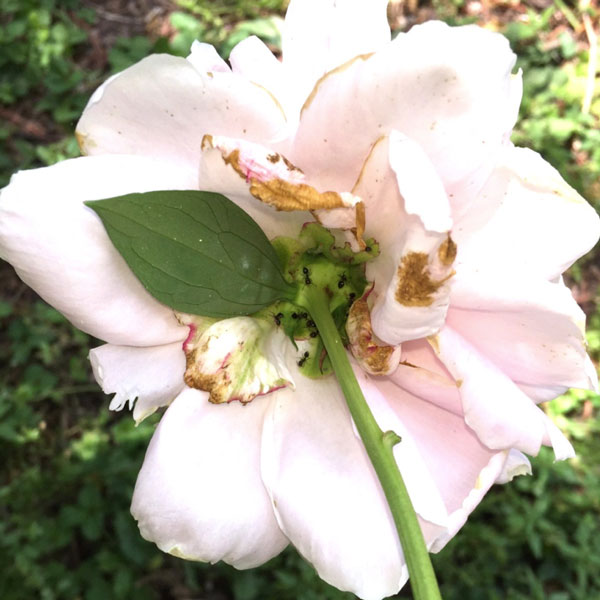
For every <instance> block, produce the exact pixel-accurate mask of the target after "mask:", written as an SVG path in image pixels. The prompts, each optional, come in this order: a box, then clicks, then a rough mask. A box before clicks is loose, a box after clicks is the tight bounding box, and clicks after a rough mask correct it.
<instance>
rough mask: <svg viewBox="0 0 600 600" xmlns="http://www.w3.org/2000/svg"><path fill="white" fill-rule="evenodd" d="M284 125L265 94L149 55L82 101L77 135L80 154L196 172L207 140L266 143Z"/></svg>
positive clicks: (236, 79)
mask: <svg viewBox="0 0 600 600" xmlns="http://www.w3.org/2000/svg"><path fill="white" fill-rule="evenodd" d="M284 124H285V117H284V115H283V113H282V111H281V108H280V107H279V106H278V105H277V102H276V101H275V100H274V99H273V97H272V96H271V94H270V93H269V92H267V91H266V90H264V89H261V88H260V87H258V86H257V85H254V84H252V83H250V82H248V81H246V80H245V79H244V78H243V77H241V76H239V75H235V74H232V73H230V72H222V71H214V72H207V73H200V72H198V71H197V70H196V69H195V68H194V66H193V65H192V64H191V63H190V62H189V61H187V60H186V59H184V58H179V57H175V56H168V55H154V56H149V57H148V58H145V59H143V60H142V61H140V62H139V63H137V64H135V65H133V66H132V67H129V68H128V69H126V70H125V71H123V72H122V73H121V74H120V75H119V76H118V77H116V78H115V79H113V80H112V81H111V82H110V83H109V84H107V85H106V86H105V87H104V89H103V93H102V95H101V97H100V98H99V99H98V100H97V101H94V102H90V103H89V104H88V106H87V107H86V109H85V111H84V113H83V115H82V117H81V119H80V120H79V123H78V124H77V136H78V139H79V141H80V145H81V146H82V151H83V152H84V153H85V154H90V155H92V154H119V153H120V154H141V155H145V156H152V157H156V158H165V159H168V160H172V161H177V162H178V163H179V164H180V165H181V166H182V167H183V166H187V167H188V168H189V169H194V170H196V169H197V165H198V162H199V161H200V145H201V143H202V138H203V136H204V135H205V134H207V133H219V134H222V135H230V136H234V137H243V138H246V139H252V140H256V141H259V140H268V139H270V138H272V137H273V136H275V135H276V134H277V133H278V132H279V130H280V129H281V128H282V127H283V125H284Z"/></svg>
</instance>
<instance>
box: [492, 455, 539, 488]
mask: <svg viewBox="0 0 600 600" xmlns="http://www.w3.org/2000/svg"><path fill="white" fill-rule="evenodd" d="M531 473H532V470H531V463H530V462H529V459H528V458H527V457H526V456H525V455H524V454H523V453H522V452H519V451H518V450H514V449H513V450H509V452H508V455H507V457H506V462H505V463H504V468H503V469H502V472H501V473H500V474H499V475H498V477H496V483H509V482H511V481H512V480H513V479H514V478H515V477H517V476H519V475H531Z"/></svg>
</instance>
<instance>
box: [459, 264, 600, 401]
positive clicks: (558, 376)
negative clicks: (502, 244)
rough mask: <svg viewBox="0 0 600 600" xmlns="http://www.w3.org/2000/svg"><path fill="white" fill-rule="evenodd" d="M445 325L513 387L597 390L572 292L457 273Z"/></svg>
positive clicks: (580, 313) (582, 319)
mask: <svg viewBox="0 0 600 600" xmlns="http://www.w3.org/2000/svg"><path fill="white" fill-rule="evenodd" d="M451 306H452V308H451V309H450V310H449V311H448V319H447V323H448V324H449V325H450V326H451V327H452V328H453V329H454V330H455V331H457V332H459V333H460V335H461V336H462V337H463V338H464V339H466V340H468V341H469V343H470V344H471V345H472V346H473V347H474V348H476V349H477V350H478V351H479V352H481V354H483V355H484V356H485V357H486V358H487V359H488V360H490V361H491V362H493V363H494V365H496V367H498V368H499V369H500V370H501V371H502V372H503V373H505V374H506V375H508V376H509V377H510V378H511V379H512V380H513V381H515V382H517V383H519V384H525V385H528V386H536V387H537V386H543V387H546V388H548V387H557V386H558V387H559V388H564V387H579V388H588V389H593V388H594V387H595V385H596V383H597V378H596V373H595V369H593V368H592V369H591V370H590V368H589V367H590V365H589V360H588V357H587V353H586V347H585V344H586V342H585V315H584V313H583V311H582V310H581V309H580V308H579V306H578V305H577V303H576V302H575V300H574V299H573V296H572V295H571V292H570V291H569V289H568V288H567V287H566V286H565V285H564V284H562V283H550V282H547V281H543V280H536V279H532V278H528V279H525V278H521V277H518V276H517V274H513V275H512V276H511V277H510V278H508V277H506V278H504V277H502V276H497V275H496V274H493V273H492V275H491V276H490V275H488V274H487V272H486V274H481V273H475V272H469V273H466V272H464V271H463V272H459V274H458V275H457V276H456V278H455V281H454V285H453V287H452V293H451Z"/></svg>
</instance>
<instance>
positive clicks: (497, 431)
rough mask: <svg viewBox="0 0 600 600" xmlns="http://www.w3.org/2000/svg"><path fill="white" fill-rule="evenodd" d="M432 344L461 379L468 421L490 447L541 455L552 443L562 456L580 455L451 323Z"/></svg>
mask: <svg viewBox="0 0 600 600" xmlns="http://www.w3.org/2000/svg"><path fill="white" fill-rule="evenodd" d="M432 344H433V345H434V349H435V350H436V351H437V353H438V355H439V356H440V358H441V360H442V361H443V362H444V364H445V365H446V367H447V368H448V370H449V371H450V372H451V373H452V375H453V377H454V378H455V379H456V380H457V382H458V383H459V390H460V395H461V399H462V403H463V410H464V415H465V417H464V418H465V422H466V424H467V425H468V426H469V427H471V428H472V429H473V431H474V432H475V433H476V434H477V436H478V437H479V439H480V440H481V442H482V443H483V444H485V445H486V446H487V447H488V448H491V449H497V450H507V449H511V448H515V449H517V450H521V451H522V452H525V453H526V454H532V455H536V454H537V453H538V451H539V449H540V446H541V445H542V444H546V445H551V446H553V448H554V452H555V455H556V458H557V460H560V459H563V458H569V457H571V456H573V455H574V452H573V448H572V447H571V445H570V443H569V442H568V440H567V439H566V438H565V437H564V436H563V435H562V434H561V433H560V431H559V430H558V429H557V427H556V425H554V423H552V421H551V420H550V419H549V418H548V417H547V416H546V415H545V414H544V413H543V412H542V411H541V410H540V409H539V408H538V407H537V406H536V405H535V403H534V402H533V401H532V400H531V399H530V398H529V397H528V396H526V395H525V394H524V393H523V392H522V391H521V390H520V389H519V388H518V387H517V385H516V384H515V383H514V382H513V381H512V380H511V379H510V378H509V377H508V376H507V375H505V374H504V373H503V372H502V371H500V370H499V369H498V367H496V366H495V365H494V364H493V363H492V362H491V361H489V360H488V359H487V358H486V357H485V356H483V355H482V354H480V353H479V352H478V351H477V349H476V348H474V347H473V346H472V345H471V344H470V343H469V342H468V341H466V340H465V339H464V338H463V337H461V336H460V335H459V334H458V333H457V332H455V331H454V330H452V329H451V328H450V327H448V326H446V327H444V329H442V330H441V331H440V333H439V334H438V335H437V336H436V337H435V339H434V340H432Z"/></svg>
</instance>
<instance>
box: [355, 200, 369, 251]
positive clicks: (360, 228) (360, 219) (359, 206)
mask: <svg viewBox="0 0 600 600" xmlns="http://www.w3.org/2000/svg"><path fill="white" fill-rule="evenodd" d="M354 208H355V211H356V233H355V235H356V241H357V242H358V246H359V248H360V249H361V250H364V249H365V248H366V247H367V245H366V244H365V240H364V239H363V236H364V235H365V224H366V220H367V216H366V211H365V203H364V202H357V203H356V206H355V207H354Z"/></svg>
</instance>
